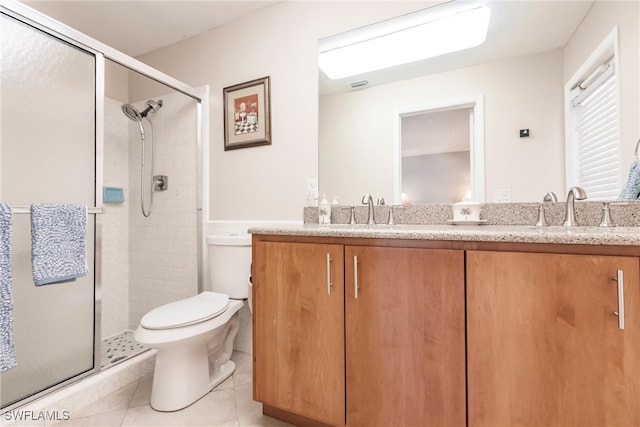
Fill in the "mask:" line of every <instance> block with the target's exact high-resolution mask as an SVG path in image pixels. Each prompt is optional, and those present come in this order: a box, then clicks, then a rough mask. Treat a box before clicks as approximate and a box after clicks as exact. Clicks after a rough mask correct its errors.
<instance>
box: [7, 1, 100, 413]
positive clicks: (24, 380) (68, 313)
mask: <svg viewBox="0 0 640 427" xmlns="http://www.w3.org/2000/svg"><path fill="white" fill-rule="evenodd" d="M101 61H102V58H101V56H100V55H98V54H97V53H95V52H91V51H89V50H87V49H86V48H81V47H80V46H78V45H75V44H73V43H72V42H71V41H70V40H64V39H61V38H57V37H53V36H52V35H50V34H47V33H45V32H43V31H41V30H40V29H39V28H37V27H36V26H33V25H29V24H28V23H26V22H23V21H20V20H19V19H16V18H15V17H12V16H10V15H8V14H6V13H2V14H1V15H0V76H1V77H0V89H1V94H2V96H1V97H0V142H1V143H0V200H2V201H4V202H8V203H10V204H11V205H12V207H13V212H14V214H13V227H12V236H13V242H12V276H13V283H12V291H13V292H12V293H13V312H12V316H13V319H12V320H13V329H14V344H15V350H16V360H17V366H16V367H15V368H13V369H10V370H7V371H5V372H2V373H1V374H0V383H1V384H0V385H1V389H0V391H1V394H0V398H1V403H2V406H3V407H4V406H7V405H10V404H12V403H13V402H17V401H19V400H21V399H24V398H25V397H28V396H30V395H32V394H35V393H37V392H39V391H41V390H43V389H46V388H48V387H50V386H51V385H52V384H54V385H55V384H58V383H61V382H63V381H66V380H67V379H69V378H73V377H76V376H80V375H83V374H86V373H89V372H91V371H92V370H93V369H94V368H95V366H96V361H95V354H94V348H95V345H94V342H95V338H96V337H95V329H94V324H95V321H96V318H97V317H96V305H95V304H94V301H95V300H96V295H95V293H96V286H95V281H96V267H95V262H94V260H95V259H96V253H95V251H96V250H97V248H98V246H97V245H96V241H95V239H96V215H94V214H90V215H88V221H87V262H88V267H89V274H87V276H85V277H82V278H78V279H76V280H73V281H70V282H64V283H62V282H61V283H56V284H51V285H46V286H35V285H34V282H33V279H32V272H31V221H30V214H29V206H30V205H31V204H34V203H58V204H83V205H86V206H87V207H88V208H92V209H91V210H92V212H93V211H95V209H93V208H94V207H95V206H96V203H98V207H100V200H99V199H98V198H96V184H97V183H98V182H101V177H100V176H99V175H100V173H101V171H100V169H99V165H100V164H101V161H100V159H99V156H98V154H99V153H100V152H101V148H100V144H101V140H100V138H97V132H96V116H97V115H98V114H99V112H100V111H101V110H102V97H101V96H100V94H99V93H98V92H99V91H98V89H97V85H96V80H97V79H96V75H97V74H98V73H100V70H102V69H103V67H102V65H101Z"/></svg>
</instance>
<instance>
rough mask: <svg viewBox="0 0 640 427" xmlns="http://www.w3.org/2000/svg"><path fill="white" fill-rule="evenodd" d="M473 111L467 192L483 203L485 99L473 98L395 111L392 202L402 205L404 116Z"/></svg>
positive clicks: (480, 97)
mask: <svg viewBox="0 0 640 427" xmlns="http://www.w3.org/2000/svg"><path fill="white" fill-rule="evenodd" d="M469 107H471V108H472V109H473V116H472V117H471V118H470V120H471V123H470V124H471V126H470V130H469V131H470V141H469V151H470V158H471V159H470V165H469V166H470V169H469V177H470V181H471V182H470V186H471V188H470V190H471V197H472V200H474V201H476V202H484V200H485V170H484V96H483V95H478V96H472V97H468V98H458V99H449V100H445V101H439V102H433V103H428V104H421V105H414V106H410V107H402V108H397V109H396V110H395V111H394V120H393V203H394V204H396V205H399V204H401V203H402V200H401V196H402V150H401V145H402V134H401V120H402V117H403V116H408V115H412V114H416V113H423V112H427V111H435V110H444V109H459V108H469Z"/></svg>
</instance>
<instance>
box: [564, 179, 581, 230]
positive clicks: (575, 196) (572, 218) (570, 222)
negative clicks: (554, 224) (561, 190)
mask: <svg viewBox="0 0 640 427" xmlns="http://www.w3.org/2000/svg"><path fill="white" fill-rule="evenodd" d="M586 198H587V193H585V192H584V190H583V189H582V188H580V187H571V189H570V190H569V193H568V194H567V212H566V214H565V217H564V224H562V225H564V226H565V227H573V226H576V225H578V220H577V219H576V207H575V203H574V201H575V200H584V199H586Z"/></svg>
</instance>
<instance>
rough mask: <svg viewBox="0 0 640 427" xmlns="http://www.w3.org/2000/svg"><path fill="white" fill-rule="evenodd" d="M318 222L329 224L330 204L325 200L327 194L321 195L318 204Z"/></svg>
mask: <svg viewBox="0 0 640 427" xmlns="http://www.w3.org/2000/svg"><path fill="white" fill-rule="evenodd" d="M318 223H319V224H331V204H330V203H329V202H328V201H327V195H326V194H323V195H322V200H321V201H320V204H319V205H318Z"/></svg>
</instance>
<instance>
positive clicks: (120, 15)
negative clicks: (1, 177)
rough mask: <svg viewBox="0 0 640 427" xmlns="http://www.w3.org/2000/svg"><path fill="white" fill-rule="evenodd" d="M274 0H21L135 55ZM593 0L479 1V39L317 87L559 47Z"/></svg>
mask: <svg viewBox="0 0 640 427" xmlns="http://www.w3.org/2000/svg"><path fill="white" fill-rule="evenodd" d="M280 1H282V0H280ZM280 1H244V0H235V1H231V0H229V1H213V0H197V1H171V0H155V1H153V0H133V1H132V0H129V1H119V0H112V1H104V0H63V1H59V0H27V1H23V3H25V4H26V5H28V6H30V7H32V8H34V9H36V10H38V11H40V12H42V13H44V14H46V15H48V16H50V17H52V18H54V19H56V20H58V21H60V22H62V23H64V24H66V25H68V26H70V27H73V28H75V29H77V30H79V31H81V32H83V33H85V34H87V35H89V36H90V37H93V38H95V39H97V40H99V41H101V42H103V43H105V44H107V45H109V46H111V47H113V48H115V49H118V50H120V51H122V52H124V53H126V54H128V55H130V56H138V55H141V54H144V53H146V52H150V51H152V50H155V49H158V48H161V47H164V46H168V45H171V44H174V43H176V42H178V41H180V40H183V39H186V38H189V37H191V36H194V35H196V34H199V33H202V32H205V31H208V30H210V29H212V28H215V27H217V26H220V25H223V24H226V23H228V22H230V21H233V20H234V19H237V18H239V17H241V16H244V15H248V14H251V13H254V12H256V11H257V10H259V9H262V8H266V7H269V6H272V5H273V4H275V3H279V2H280ZM290 1H291V0H290ZM317 1H321V0H317ZM342 1H356V0H342ZM594 1H595V0H568V1H560V0H485V3H487V4H488V5H489V6H490V7H491V22H490V26H489V32H488V34H487V40H486V41H485V43H483V44H482V45H480V46H478V47H475V48H472V49H467V50H464V51H461V52H456V53H451V54H448V55H443V56H441V57H437V58H432V59H428V60H424V61H418V62H415V63H412V64H408V65H406V66H402V67H394V68H393V69H387V70H381V71H377V72H373V73H368V74H367V75H359V76H352V77H349V78H345V79H339V80H333V81H332V80H330V79H328V78H327V77H326V76H324V74H323V73H321V72H320V93H321V94H326V93H333V92H342V91H345V90H350V86H349V83H351V82H356V81H359V80H368V82H369V86H371V85H376V84H383V83H388V82H391V81H396V80H399V79H407V78H412V77H416V76H419V75H426V74H432V73H438V72H443V71H448V70H451V69H455V68H460V67H465V66H470V65H473V64H477V63H482V62H489V61H495V60H499V59H503V58H507V57H513V56H518V55H526V54H532V53H539V52H547V51H551V50H553V49H557V48H562V47H564V45H565V44H566V43H567V41H568V40H569V38H570V37H571V35H572V34H573V32H574V31H575V29H576V28H577V27H578V25H579V24H580V22H581V21H582V19H583V18H584V16H585V15H586V14H587V12H588V11H589V9H590V7H591V6H592V5H593V3H594Z"/></svg>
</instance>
